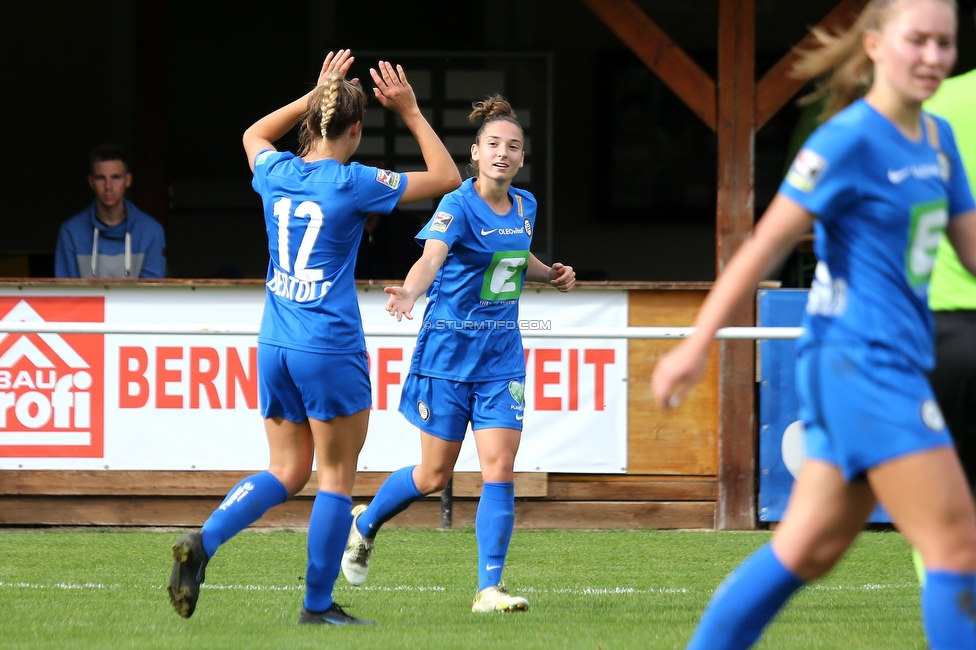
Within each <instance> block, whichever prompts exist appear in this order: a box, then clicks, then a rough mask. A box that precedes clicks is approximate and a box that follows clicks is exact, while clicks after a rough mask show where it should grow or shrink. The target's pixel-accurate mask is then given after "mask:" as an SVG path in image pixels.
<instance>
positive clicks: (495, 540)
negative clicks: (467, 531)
mask: <svg viewBox="0 0 976 650" xmlns="http://www.w3.org/2000/svg"><path fill="white" fill-rule="evenodd" d="M514 527H515V483H485V485H484V488H482V490H481V500H480V501H478V513H477V515H476V516H475V519H474V535H475V537H476V538H477V540H478V591H481V590H482V589H485V588H487V587H492V586H494V585H497V584H499V583H500V582H501V581H502V569H504V568H505V556H506V555H507V554H508V544H509V542H511V541H512V529H513V528H514Z"/></svg>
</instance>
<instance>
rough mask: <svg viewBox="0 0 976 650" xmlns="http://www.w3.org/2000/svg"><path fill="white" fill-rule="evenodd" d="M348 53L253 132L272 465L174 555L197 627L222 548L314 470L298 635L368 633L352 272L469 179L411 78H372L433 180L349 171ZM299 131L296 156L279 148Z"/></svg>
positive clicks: (359, 369)
mask: <svg viewBox="0 0 976 650" xmlns="http://www.w3.org/2000/svg"><path fill="white" fill-rule="evenodd" d="M352 62H353V57H352V55H351V54H350V52H349V50H340V51H339V52H337V53H332V52H330V53H329V54H328V56H327V57H326V59H325V62H324V63H323V65H322V70H321V72H320V74H319V78H318V84H317V85H316V87H315V88H314V89H313V90H312V91H310V92H309V93H307V94H306V95H304V96H303V97H301V98H299V99H297V100H295V101H293V102H291V103H290V104H288V105H286V106H284V107H282V108H280V109H278V110H276V111H274V112H272V113H270V114H269V115H267V116H265V117H263V118H261V119H260V120H258V121H257V122H255V123H254V124H253V125H252V126H251V127H250V128H248V129H247V130H246V131H245V132H244V138H243V143H244V150H245V152H246V154H247V161H248V164H249V165H250V167H251V170H252V171H253V172H254V178H253V181H252V185H253V187H254V189H255V190H256V191H257V192H258V194H260V195H261V198H262V201H263V204H264V219H265V225H266V228H267V233H268V249H269V253H270V258H271V259H270V263H269V265H268V279H267V291H266V299H265V307H264V316H263V319H262V322H261V330H260V333H259V334H258V370H259V372H258V379H259V401H260V408H261V413H262V415H263V416H264V424H265V431H266V433H267V438H268V447H269V450H270V456H271V462H270V466H269V468H268V470H267V471H265V472H261V473H258V474H255V475H253V476H249V477H247V478H246V479H244V480H243V481H241V482H240V483H239V484H238V485H236V486H235V487H234V488H232V489H231V491H230V492H229V493H228V495H227V498H226V499H225V500H224V502H223V503H222V504H221V505H220V507H219V508H218V509H217V510H215V511H214V513H213V514H212V515H211V516H210V518H209V519H208V520H207V521H206V523H204V525H203V528H202V530H200V531H199V532H191V533H186V534H185V535H183V536H182V537H180V538H179V539H178V540H177V542H176V544H175V545H174V546H173V557H174V565H173V571H172V575H171V576H170V582H169V594H170V601H171V603H172V604H173V607H174V608H175V609H176V611H177V613H179V614H180V615H181V616H183V617H186V618H189V617H190V616H191V615H192V614H193V612H194V610H195V608H196V604H197V599H198V597H199V592H200V583H202V582H203V580H204V572H205V570H206V568H207V565H208V563H209V562H210V561H211V560H212V559H213V557H214V553H215V552H216V551H217V549H218V548H219V547H220V545H221V544H223V543H224V542H226V541H228V540H229V539H230V538H231V537H233V536H234V535H236V534H237V533H238V532H240V531H241V530H243V529H244V528H245V527H247V526H248V525H250V524H252V523H254V522H255V521H257V520H258V519H259V518H260V517H261V516H262V515H263V514H264V513H265V512H266V511H267V510H268V509H269V508H271V507H273V506H276V505H278V504H280V503H282V502H284V501H285V500H286V499H288V497H289V496H292V495H294V494H296V493H297V492H298V491H299V490H301V489H302V488H303V487H304V486H305V483H306V482H307V481H308V479H309V477H310V476H311V471H312V462H313V457H314V458H315V461H316V463H317V472H318V488H319V489H318V493H317V495H316V497H315V501H314V504H313V506H312V515H311V519H310V520H309V525H308V567H307V571H306V578H305V601H304V607H303V608H302V612H301V615H300V617H299V619H298V622H299V623H307V624H326V625H361V624H368V622H367V621H363V620H361V619H358V618H355V617H353V616H350V615H348V614H347V613H345V612H344V611H343V610H342V608H341V607H339V605H337V604H336V603H335V602H333V600H332V589H333V585H334V583H335V579H336V577H337V576H338V574H339V563H340V560H341V557H342V551H343V548H344V546H345V542H346V538H347V536H348V533H349V526H350V521H351V518H352V515H351V513H350V506H351V505H352V499H351V495H352V486H353V479H354V477H355V473H356V463H357V459H358V457H359V452H360V450H361V449H362V446H363V443H364V441H365V439H366V428H367V424H368V421H369V408H370V403H371V398H372V396H371V388H370V381H369V374H368V371H367V363H366V344H365V338H364V336H363V326H362V319H361V317H360V312H359V303H358V300H357V298H356V285H355V281H354V279H353V270H354V269H355V266H356V252H357V250H358V244H359V241H360V237H361V234H362V231H363V226H364V224H365V221H366V216H367V214H368V213H370V212H379V213H381V214H387V213H389V212H390V211H391V210H392V209H393V208H394V206H396V205H397V204H398V203H409V202H413V201H419V200H422V199H428V198H433V197H436V196H441V195H443V194H445V193H447V192H450V191H451V190H453V189H455V188H456V187H457V186H458V185H459V184H460V182H461V178H460V174H458V171H457V167H456V166H455V165H454V161H453V160H452V158H451V156H450V154H449V153H448V152H447V149H446V148H445V147H444V145H443V143H441V141H440V139H439V138H438V137H437V135H436V134H435V133H434V131H433V129H431V127H430V125H429V124H428V123H427V121H426V120H425V119H424V117H423V115H422V114H421V112H420V109H419V108H418V106H417V99H416V96H415V95H414V92H413V89H412V88H411V87H410V84H409V83H407V78H406V75H405V74H404V72H403V69H402V68H401V67H400V66H396V67H395V68H394V67H393V66H392V65H390V64H389V63H388V62H386V61H380V62H379V64H378V66H377V69H375V70H374V69H370V75H371V76H372V78H373V81H374V83H375V84H376V87H375V88H374V89H373V94H374V96H375V97H376V99H377V100H378V101H379V102H380V104H381V105H382V106H383V107H384V108H386V109H388V110H390V111H392V112H394V113H396V114H397V115H399V116H400V117H401V118H402V119H403V121H404V123H405V124H406V125H407V128H409V129H410V131H411V133H412V134H413V136H414V137H415V138H416V140H417V142H418V144H419V145H420V150H421V153H422V155H423V157H424V161H425V163H426V166H427V171H416V172H408V173H406V174H397V173H395V172H391V171H387V170H383V169H378V168H376V167H369V166H365V165H360V164H358V163H348V161H349V158H350V157H351V156H352V155H353V154H354V153H355V151H356V149H357V147H358V146H359V142H360V138H361V137H362V125H363V124H362V120H363V112H364V110H365V106H366V94H365V92H364V91H363V89H362V87H361V86H360V85H359V81H358V79H354V80H352V81H351V82H350V81H347V80H346V79H345V75H346V73H347V72H348V70H349V67H350V66H351V65H352ZM296 124H298V125H300V127H299V128H300V133H299V148H298V153H297V154H293V153H291V152H288V151H277V150H276V149H275V147H274V144H273V143H274V142H276V141H277V140H278V139H280V138H281V137H282V136H284V135H285V134H286V133H288V131H289V130H291V129H292V128H293V127H294V126H295V125H296Z"/></svg>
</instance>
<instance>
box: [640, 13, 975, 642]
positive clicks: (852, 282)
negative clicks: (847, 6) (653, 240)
mask: <svg viewBox="0 0 976 650" xmlns="http://www.w3.org/2000/svg"><path fill="white" fill-rule="evenodd" d="M821 36H824V37H823V38H821V41H822V44H823V46H822V47H821V48H819V49H818V50H815V51H813V52H810V53H808V54H807V55H806V56H805V58H804V59H803V60H801V62H800V65H799V67H798V72H800V73H803V74H804V76H806V77H808V78H819V79H822V80H823V84H824V85H822V86H821V90H822V91H823V92H824V93H826V95H827V98H828V108H830V107H833V108H834V109H843V110H840V112H838V113H837V114H836V115H834V116H833V117H832V118H831V119H830V120H829V121H828V122H826V123H825V124H824V125H822V126H821V127H820V128H819V129H818V130H817V131H816V132H814V134H813V135H812V136H811V137H810V139H809V140H807V142H806V144H805V146H804V148H803V150H802V151H801V152H800V153H799V154H798V155H797V157H796V160H795V161H794V163H793V165H792V167H791V169H790V171H789V172H788V174H787V177H786V179H785V181H784V182H783V184H782V185H781V187H780V192H779V194H778V195H777V196H776V197H775V199H774V200H773V202H772V203H771V205H770V206H769V209H768V210H767V211H766V214H765V215H764V216H763V218H762V219H761V220H760V221H759V222H758V223H757V225H756V228H755V231H754V233H753V235H752V237H751V238H749V239H748V240H747V241H746V242H745V243H744V244H743V245H742V247H741V248H740V249H739V251H737V252H736V254H735V256H734V257H733V258H732V260H731V261H730V262H729V264H728V266H727V267H726V268H725V270H724V272H723V273H722V274H721V277H719V278H718V280H717V281H716V283H715V286H714V287H713V289H712V291H711V292H710V294H709V296H708V298H707V299H706V300H705V303H704V304H703V305H702V308H701V310H700V312H699V314H698V316H697V318H696V320H695V331H694V334H693V335H692V336H690V337H689V338H688V339H686V340H685V341H683V342H682V343H681V344H680V345H678V346H677V347H676V348H675V349H674V350H672V351H671V352H670V353H669V354H668V355H666V356H665V357H664V358H663V359H662V360H661V361H660V362H659V363H658V365H657V367H656V368H655V371H654V375H653V379H652V390H653V393H654V397H655V398H656V400H657V402H658V404H659V405H660V406H661V407H662V408H667V407H674V406H677V404H678V403H680V401H681V399H682V397H683V396H684V394H685V393H686V392H687V391H688V390H689V389H690V387H691V385H692V384H693V383H694V382H696V381H697V380H698V379H699V378H700V377H701V376H702V373H703V371H704V367H705V361H706V356H707V352H708V348H709V346H710V344H711V340H712V338H713V336H714V334H715V332H716V330H718V329H719V327H721V326H722V325H723V324H725V323H726V322H727V321H728V319H729V315H730V314H731V313H732V312H733V311H734V310H735V308H736V307H737V306H738V305H739V304H741V303H742V302H743V301H744V300H745V299H746V297H747V296H748V295H750V292H752V291H753V290H754V288H755V285H756V283H757V282H758V281H759V280H760V279H761V278H763V277H764V275H765V273H766V272H767V271H769V270H770V269H772V268H774V267H775V266H776V265H777V264H778V263H779V262H780V261H781V260H782V259H783V258H785V256H786V255H787V254H788V253H789V252H790V251H791V250H792V249H793V248H794V246H795V244H796V243H797V241H798V240H799V238H800V237H801V235H803V234H804V233H805V232H807V230H808V228H810V227H811V225H812V226H813V227H814V229H815V236H816V239H815V247H816V253H817V257H818V266H817V270H816V273H815V278H814V282H813V286H812V288H811V290H810V295H809V301H808V303H807V309H806V312H807V313H806V317H805V321H804V328H805V332H804V335H803V337H802V338H801V339H800V340H799V341H798V343H797V355H798V358H797V369H796V374H797V390H798V394H799V395H798V396H799V401H800V405H801V406H800V417H801V419H802V420H803V423H804V426H805V428H806V461H805V462H804V464H803V467H802V469H801V471H800V475H799V477H798V478H797V480H796V482H795V484H794V486H793V492H792V494H791V497H790V502H789V505H788V507H787V510H786V514H785V515H784V518H783V521H782V522H781V524H780V526H779V527H778V528H777V529H776V531H775V532H774V534H773V538H772V542H771V544H768V545H766V546H764V547H763V548H761V549H760V550H758V551H757V552H756V553H755V554H753V555H752V556H751V557H750V558H749V559H748V560H746V561H745V562H744V563H743V564H742V565H740V566H739V568H738V569H736V571H734V572H733V573H732V574H731V575H730V576H729V577H728V578H727V579H726V580H725V582H724V583H723V584H722V586H721V587H719V589H718V590H717V591H716V592H715V595H714V596H713V598H712V601H711V602H710V603H709V605H708V607H707V608H706V610H705V613H704V615H703V616H702V619H701V622H700V623H699V625H698V629H697V630H696V632H695V634H694V636H693V638H692V639H691V642H690V644H689V646H688V647H689V648H694V649H699V648H710V649H713V650H714V649H731V648H747V647H749V646H750V645H752V644H753V643H754V642H755V641H756V639H758V638H759V636H760V634H761V633H762V630H763V628H764V626H765V625H766V624H767V623H768V622H769V621H770V620H771V619H772V618H773V617H774V616H775V615H776V613H777V611H779V609H780V608H781V607H782V606H783V605H784V604H785V603H786V601H787V600H788V599H789V597H790V596H791V595H792V594H793V593H794V592H795V591H796V590H797V589H799V588H800V587H801V586H803V585H804V584H805V583H807V582H809V581H811V580H813V579H815V578H818V577H819V576H821V575H823V574H825V573H826V572H828V571H829V570H830V569H831V568H832V567H833V566H834V564H835V563H836V562H837V561H838V560H839V559H840V557H841V556H842V555H843V554H844V552H845V551H846V550H847V548H848V546H850V544H851V543H852V542H853V541H854V539H855V537H857V535H858V533H859V532H860V530H861V529H862V528H863V526H864V523H865V521H866V520H867V517H868V515H869V514H870V513H871V511H872V509H873V508H874V506H875V504H876V502H880V503H881V504H882V505H883V506H884V507H885V510H886V511H887V512H888V514H889V515H890V516H891V518H892V520H893V522H894V523H895V525H896V526H897V527H898V529H899V530H900V531H901V532H902V533H903V534H904V535H905V537H906V538H907V539H908V540H909V541H910V542H911V543H912V545H914V546H915V547H917V548H918V549H919V551H920V552H921V554H922V557H923V559H924V561H925V566H926V567H927V569H928V570H927V575H926V583H925V587H924V588H923V590H922V620H923V625H924V629H925V634H926V637H927V638H928V642H929V647H930V648H931V649H932V650H944V649H947V648H969V649H972V648H974V647H976V609H974V601H976V513H974V507H973V501H972V499H971V498H970V493H969V489H968V486H967V484H966V480H965V478H964V476H963V471H962V468H961V466H960V463H959V459H958V457H957V455H956V453H955V450H954V449H953V447H952V440H951V438H950V437H949V432H948V431H947V430H946V428H945V423H944V421H943V419H942V416H941V414H940V412H939V409H938V406H937V405H936V402H935V399H934V398H933V395H932V390H931V388H930V387H929V384H928V382H927V381H926V377H925V373H926V371H927V370H928V369H929V368H930V367H931V366H932V362H933V321H932V315H931V313H930V312H929V310H928V307H927V305H926V293H927V286H928V279H929V274H930V272H931V271H932V266H933V260H934V256H935V250H936V246H937V244H938V242H939V238H940V236H941V234H942V232H943V230H945V231H946V233H947V234H948V237H949V239H950V241H951V242H952V244H953V246H954V247H955V249H956V251H957V252H958V254H959V257H960V259H961V260H962V262H963V264H964V265H965V266H966V267H968V268H969V270H970V271H973V270H974V269H976V209H974V203H973V196H972V194H971V192H970V189H969V187H968V185H967V182H966V176H965V173H964V171H963V169H962V165H961V163H960V159H959V154H958V151H957V150H956V144H955V141H954V139H953V135H952V131H951V129H950V128H949V126H948V124H947V123H946V122H945V121H943V120H941V119H939V118H935V117H932V116H931V115H928V114H926V113H923V112H922V102H923V101H924V100H926V99H928V98H929V97H930V96H931V95H932V94H933V93H934V92H935V91H936V89H937V88H938V87H939V83H940V82H941V81H942V79H943V78H945V77H946V76H947V74H948V73H949V71H950V69H951V68H952V66H953V64H954V62H955V58H956V44H955V38H956V6H955V2H953V1H952V0H872V1H871V2H870V3H869V4H868V6H867V7H866V8H865V9H864V11H863V13H862V14H861V16H860V17H859V19H858V21H857V22H856V24H855V25H854V27H852V28H851V30H850V31H849V32H848V33H846V34H844V35H842V36H839V37H828V36H826V35H821ZM862 96H863V97H862Z"/></svg>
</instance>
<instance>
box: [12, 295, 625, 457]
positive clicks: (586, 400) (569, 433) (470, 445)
mask: <svg viewBox="0 0 976 650" xmlns="http://www.w3.org/2000/svg"><path fill="white" fill-rule="evenodd" d="M386 298H387V296H386V294H385V293H384V292H383V290H382V287H375V288H369V287H361V288H360V289H359V299H360V308H361V312H362V315H363V325H364V327H365V328H366V332H367V339H366V345H367V351H368V353H369V360H370V378H371V381H372V386H373V406H372V411H371V413H370V424H369V434H368V436H367V441H366V445H365V447H364V448H363V451H362V453H361V454H360V469H362V470H366V471H392V470H395V469H398V468H400V467H402V466H404V465H408V464H411V463H416V462H419V460H420V441H419V435H418V433H417V430H416V429H415V428H414V427H413V426H411V425H409V424H408V423H407V422H406V420H405V419H404V418H403V416H402V415H400V414H399V413H398V412H397V407H398V405H399V399H400V386H401V385H402V383H403V381H404V379H405V378H406V375H407V372H408V370H409V367H410V358H411V355H412V354H413V348H414V344H415V341H416V332H417V329H418V327H419V323H420V318H421V316H420V314H421V313H422V311H421V309H420V308H419V305H418V309H417V311H416V316H415V319H416V320H414V321H412V322H410V321H404V322H403V323H400V324H397V322H396V320H395V319H393V318H392V317H391V316H389V314H387V313H386V311H385V310H384V309H383V305H384V304H385V303H386ZM263 305H264V287H263V286H261V285H245V284H241V285H229V286H190V285H184V284H177V283H173V284H163V285H154V286H132V287H127V286H118V285H109V286H105V287H97V286H93V287H73V286H55V285H52V286H37V287H28V286H24V287H19V286H10V287H3V288H0V321H5V322H45V321H47V322H51V321H56V322H96V323H107V324H119V323H126V324H156V325H173V324H191V325H210V326H215V327H218V326H225V327H226V326H242V325H243V326H250V325H253V326H254V327H255V328H256V327H257V325H258V323H259V322H260V320H261V313H262V310H263ZM520 306H521V308H520V322H519V324H518V325H519V329H521V330H522V332H523V344H524V347H525V354H526V366H527V377H526V384H525V387H524V404H525V415H524V417H525V428H524V431H523V435H522V442H521V446H520V449H519V454H518V457H517V459H516V463H515V469H516V471H533V472H539V471H541V472H583V473H586V472H596V473H622V472H625V471H626V466H627V384H626V382H627V341H626V340H625V339H573V338H569V337H567V338H532V337H531V333H532V332H533V331H551V330H554V329H558V330H564V329H567V328H575V327H625V326H626V325H627V319H628V313H627V292H626V291H625V290H601V291H588V290H587V291H574V292H571V293H568V294H561V293H557V292H554V291H548V290H546V291H540V290H534V289H532V288H531V286H529V287H527V289H526V291H524V292H523V294H522V298H521V300H520ZM392 326H396V327H397V328H398V329H399V330H402V334H398V333H394V334H393V335H384V336H370V335H369V332H370V328H371V327H383V328H390V327H392ZM256 359H257V349H256V336H253V335H238V334H234V335H227V334H220V335H218V334H158V333H156V334H70V333H26V334H25V333H0V469H17V468H24V469H126V470H188V469H200V470H258V469H262V468H264V467H266V466H267V462H268V453H267V443H266V441H265V436H264V427H263V424H262V419H261V417H260V415H259V412H258V403H257V393H258V391H257V367H256V366H257V364H256ZM457 469H458V471H476V470H477V469H478V460H477V452H476V450H475V448H474V441H473V436H471V435H470V432H469V435H468V436H467V438H466V439H465V442H464V444H463V445H462V449H461V455H460V457H459V459H458V463H457Z"/></svg>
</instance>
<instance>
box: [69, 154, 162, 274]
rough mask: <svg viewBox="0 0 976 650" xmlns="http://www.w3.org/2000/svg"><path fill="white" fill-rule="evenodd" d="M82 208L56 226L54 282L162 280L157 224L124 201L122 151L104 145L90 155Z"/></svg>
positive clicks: (126, 174)
mask: <svg viewBox="0 0 976 650" xmlns="http://www.w3.org/2000/svg"><path fill="white" fill-rule="evenodd" d="M89 160H90V167H89V173H88V184H89V185H90V186H91V188H92V192H94V194H95V200H94V201H92V203H91V205H89V206H88V207H87V208H86V209H84V210H82V211H81V212H79V213H78V214H76V215H75V216H73V217H71V218H70V219H68V220H67V221H65V222H64V223H63V224H61V231H60V232H59V233H58V244H57V248H56V249H55V255H54V275H55V276H56V277H59V278H131V279H136V278H162V277H165V276H166V238H165V236H164V234H163V227H162V226H161V225H159V222H158V221H156V220H155V219H153V218H152V217H150V216H149V215H148V214H146V213H145V212H143V211H142V210H140V209H139V208H137V207H136V206H135V205H134V204H133V203H132V202H130V201H127V200H126V198H125V191H126V189H128V187H129V185H130V184H131V183H132V174H131V173H130V172H129V163H128V158H127V156H126V154H125V152H124V151H123V150H122V149H121V148H119V147H117V146H115V145H110V144H104V145H99V146H97V147H95V148H94V149H93V150H92V152H91V156H90V159H89Z"/></svg>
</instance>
